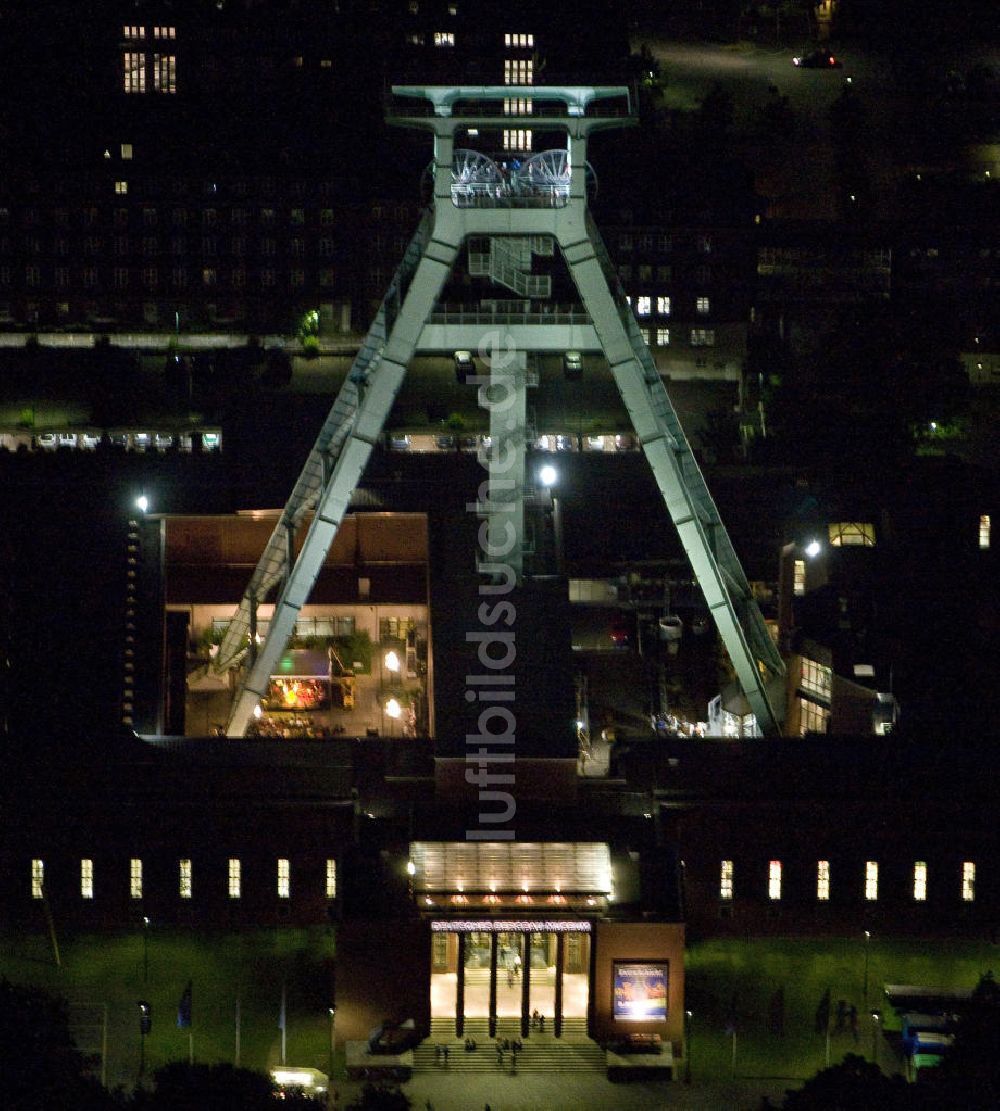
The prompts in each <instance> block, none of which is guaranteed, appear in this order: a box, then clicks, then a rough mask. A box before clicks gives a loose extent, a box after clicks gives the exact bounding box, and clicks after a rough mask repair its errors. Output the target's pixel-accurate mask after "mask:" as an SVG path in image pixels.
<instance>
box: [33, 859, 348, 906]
mask: <svg viewBox="0 0 1000 1111" xmlns="http://www.w3.org/2000/svg"><path fill="white" fill-rule="evenodd" d="M128 878H129V896H130V897H131V898H132V899H141V898H142V897H143V868H142V860H141V859H140V858H139V857H132V858H131V860H129V872H128ZM226 891H227V894H228V895H229V898H230V899H239V898H241V897H242V894H243V864H242V861H241V860H240V859H239V857H230V858H229V862H228V869H227V886H226ZM276 891H277V895H278V898H279V899H290V898H291V895H292V868H291V862H290V861H289V860H288V859H287V858H285V857H281V858H279V860H278V862H277V868H276ZM193 893H194V886H193V877H192V868H191V861H190V860H189V859H186V858H182V859H181V860H179V861H178V862H177V894H178V895H179V896H180V898H182V899H190V898H192V897H193ZM31 897H32V898H33V899H42V898H44V897H45V862H44V861H43V860H39V859H35V860H32V862H31ZM326 897H327V898H328V899H335V898H336V897H337V862H336V861H335V860H332V859H331V860H327V862H326ZM80 898H81V899H93V898H94V862H93V860H92V859H90V858H89V857H84V858H83V859H82V860H81V861H80Z"/></svg>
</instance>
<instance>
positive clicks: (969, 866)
mask: <svg viewBox="0 0 1000 1111" xmlns="http://www.w3.org/2000/svg"><path fill="white" fill-rule="evenodd" d="M781 877H782V867H781V861H780V860H772V861H770V862H769V863H768V866H767V897H768V898H769V899H772V900H778V899H780V898H781ZM733 879H734V865H733V861H731V860H723V861H722V864H721V868H720V872H719V898H720V899H722V900H723V901H724V902H729V901H730V900H731V899H732V898H733ZM864 890H865V899H866V900H867V901H868V902H871V903H873V902H875V901H876V900H877V899H878V861H877V860H867V861H865V885H864ZM961 893H962V900H963V901H964V902H967V903H971V902H972V901H973V900H974V899H975V897H976V865H975V863H974V862H973V861H971V860H966V861H963V862H962V873H961ZM816 898H817V900H818V901H819V902H821V903H822V902H827V901H829V898H830V862H829V860H818V861H817V862H816ZM913 898H914V901H915V902H918V903H922V902H925V901H926V899H927V864H926V862H925V861H922V860H918V861H916V862H915V863H914V865H913Z"/></svg>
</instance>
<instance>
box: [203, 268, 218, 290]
mask: <svg viewBox="0 0 1000 1111" xmlns="http://www.w3.org/2000/svg"><path fill="white" fill-rule="evenodd" d="M218 279H219V272H218V271H217V270H216V269H215V267H214V266H205V267H203V268H202V271H201V284H202V285H215V284H216V282H217V281H218Z"/></svg>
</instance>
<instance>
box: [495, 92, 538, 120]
mask: <svg viewBox="0 0 1000 1111" xmlns="http://www.w3.org/2000/svg"><path fill="white" fill-rule="evenodd" d="M534 104H535V102H534V101H533V100H532V99H531V97H526V96H516V97H510V96H509V97H505V98H504V102H503V114H504V115H505V116H530V115H531V113H532V112H533V111H534Z"/></svg>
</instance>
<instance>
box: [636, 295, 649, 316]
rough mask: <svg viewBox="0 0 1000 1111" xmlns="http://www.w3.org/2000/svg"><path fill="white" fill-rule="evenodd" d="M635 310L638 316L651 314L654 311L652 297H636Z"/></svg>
mask: <svg viewBox="0 0 1000 1111" xmlns="http://www.w3.org/2000/svg"><path fill="white" fill-rule="evenodd" d="M635 311H636V315H638V316H649V314H650V313H651V312H652V311H653V299H652V297H636V299H635Z"/></svg>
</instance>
